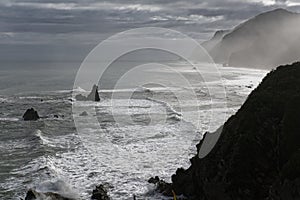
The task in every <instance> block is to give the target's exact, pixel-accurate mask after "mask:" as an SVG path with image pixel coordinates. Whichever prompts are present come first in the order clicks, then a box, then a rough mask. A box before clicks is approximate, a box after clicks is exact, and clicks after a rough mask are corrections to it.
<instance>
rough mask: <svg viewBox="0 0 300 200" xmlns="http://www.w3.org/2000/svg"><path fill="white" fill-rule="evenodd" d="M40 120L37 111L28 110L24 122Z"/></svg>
mask: <svg viewBox="0 0 300 200" xmlns="http://www.w3.org/2000/svg"><path fill="white" fill-rule="evenodd" d="M39 118H40V117H39V115H38V113H37V111H35V110H34V109H33V108H30V109H27V110H26V112H25V113H24V115H23V119H24V121H36V120H38V119H39Z"/></svg>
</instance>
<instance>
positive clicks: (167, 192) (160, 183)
mask: <svg viewBox="0 0 300 200" xmlns="http://www.w3.org/2000/svg"><path fill="white" fill-rule="evenodd" d="M148 183H152V184H154V185H155V186H156V188H155V190H156V191H157V192H159V193H162V194H163V195H164V196H168V197H172V196H173V192H172V184H171V183H167V182H165V181H164V180H161V179H160V178H159V177H158V176H155V177H154V178H153V177H151V178H150V179H149V180H148Z"/></svg>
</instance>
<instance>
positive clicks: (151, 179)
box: [148, 176, 159, 184]
mask: <svg viewBox="0 0 300 200" xmlns="http://www.w3.org/2000/svg"><path fill="white" fill-rule="evenodd" d="M158 182H159V177H158V176H155V177H154V178H153V177H151V178H150V179H149V180H148V183H152V184H156V183H158Z"/></svg>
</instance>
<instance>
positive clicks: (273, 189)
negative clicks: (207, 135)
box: [172, 63, 300, 200]
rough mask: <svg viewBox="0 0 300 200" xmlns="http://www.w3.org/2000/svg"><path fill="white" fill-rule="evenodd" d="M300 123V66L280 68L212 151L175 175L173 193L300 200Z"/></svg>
mask: <svg viewBox="0 0 300 200" xmlns="http://www.w3.org/2000/svg"><path fill="white" fill-rule="evenodd" d="M299 119H300V63H294V64H293V65H287V66H280V67H278V68H277V69H276V70H275V71H272V72H270V73H269V74H268V75H267V76H266V77H265V78H264V79H263V81H262V83H261V84H260V85H259V86H258V87H257V88H256V89H255V90H254V91H253V92H252V93H251V94H250V95H249V97H248V99H247V100H246V102H245V103H244V104H243V105H242V107H241V108H240V109H239V111H238V112H237V113H236V114H235V115H233V116H231V117H230V118H229V119H228V120H227V122H226V123H225V124H224V126H223V130H222V132H221V136H220V138H219V140H218V142H217V143H216V145H215V146H214V148H213V149H212V151H211V152H210V153H209V154H208V155H207V156H206V157H204V158H202V159H200V158H199V157H198V155H197V156H195V157H193V158H192V159H191V166H190V167H189V168H188V169H186V170H185V169H178V170H177V171H176V174H175V175H173V176H172V189H173V190H174V191H175V193H176V194H177V195H181V194H183V195H185V196H187V197H188V199H190V200H194V199H195V200H202V199H203V200H211V199H214V200H218V199H220V200H221V199H222V200H224V199H225V200H236V199H243V200H252V199H257V200H260V199H270V200H271V199H283V200H296V199H300V123H299ZM202 143H203V141H201V142H200V143H199V144H198V145H197V150H198V152H199V150H200V148H201V145H202Z"/></svg>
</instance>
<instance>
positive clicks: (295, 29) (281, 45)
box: [204, 9, 300, 69]
mask: <svg viewBox="0 0 300 200" xmlns="http://www.w3.org/2000/svg"><path fill="white" fill-rule="evenodd" d="M299 24H300V14H298V13H292V12H289V11H287V10H284V9H276V10H273V11H270V12H266V13H262V14H260V15H258V16H256V17H254V18H252V19H249V20H247V21H246V22H244V23H242V24H240V25H239V26H237V27H236V28H234V29H233V30H232V31H230V32H229V33H227V34H224V35H223V37H222V38H221V39H219V42H217V43H216V40H212V41H211V42H208V44H209V45H208V44H207V43H204V44H205V45H204V48H206V49H207V51H209V53H210V55H211V56H212V57H213V59H214V60H215V62H217V63H221V64H226V65H227V64H228V65H230V66H235V67H250V68H268V69H272V68H274V67H276V66H278V65H281V64H285V63H292V62H295V61H297V60H298V58H299V57H300V53H299V52H300V28H299ZM212 46H213V47H212Z"/></svg>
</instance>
